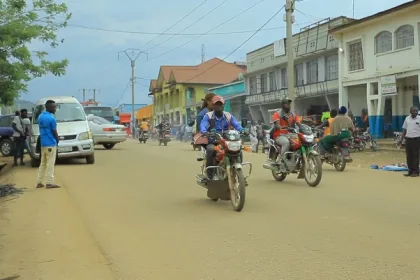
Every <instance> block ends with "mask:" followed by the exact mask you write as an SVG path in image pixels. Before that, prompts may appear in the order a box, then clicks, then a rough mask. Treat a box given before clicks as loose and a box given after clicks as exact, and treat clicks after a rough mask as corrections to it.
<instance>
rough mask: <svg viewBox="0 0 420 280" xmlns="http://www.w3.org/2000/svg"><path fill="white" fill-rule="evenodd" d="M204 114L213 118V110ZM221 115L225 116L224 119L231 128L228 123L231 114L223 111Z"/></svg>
mask: <svg viewBox="0 0 420 280" xmlns="http://www.w3.org/2000/svg"><path fill="white" fill-rule="evenodd" d="M206 115H207V116H208V117H209V120H210V119H213V116H214V112H213V111H211V112H208V113H207V114H206ZM223 115H224V116H225V118H226V121H227V123H228V126H229V129H231V128H232V125H231V124H230V121H231V120H232V115H231V113H229V112H223Z"/></svg>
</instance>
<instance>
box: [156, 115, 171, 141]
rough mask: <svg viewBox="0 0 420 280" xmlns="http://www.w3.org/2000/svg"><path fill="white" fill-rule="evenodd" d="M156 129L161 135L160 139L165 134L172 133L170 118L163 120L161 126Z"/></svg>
mask: <svg viewBox="0 0 420 280" xmlns="http://www.w3.org/2000/svg"><path fill="white" fill-rule="evenodd" d="M156 128H157V129H158V131H159V132H158V133H159V136H158V138H160V137H163V135H164V134H165V133H167V134H170V133H171V125H170V124H169V120H168V117H164V118H163V120H162V122H161V123H160V124H158V125H157V126H156Z"/></svg>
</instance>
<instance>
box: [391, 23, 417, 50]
mask: <svg viewBox="0 0 420 280" xmlns="http://www.w3.org/2000/svg"><path fill="white" fill-rule="evenodd" d="M395 42H396V44H395V48H396V49H397V50H399V49H403V48H408V47H411V46H414V27H413V26H411V25H403V26H401V27H400V28H398V29H397V31H396V32H395Z"/></svg>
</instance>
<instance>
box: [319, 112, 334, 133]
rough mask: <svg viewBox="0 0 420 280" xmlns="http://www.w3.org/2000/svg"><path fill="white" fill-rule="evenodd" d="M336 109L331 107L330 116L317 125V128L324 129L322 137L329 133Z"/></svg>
mask: <svg viewBox="0 0 420 280" xmlns="http://www.w3.org/2000/svg"><path fill="white" fill-rule="evenodd" d="M337 114H338V111H337V110H336V109H332V110H331V111H330V117H329V118H328V119H326V120H325V121H324V122H323V123H322V124H321V125H319V126H318V128H319V129H322V128H325V129H324V137H325V136H328V135H330V134H331V125H332V122H333V121H334V118H335V117H336V116H337Z"/></svg>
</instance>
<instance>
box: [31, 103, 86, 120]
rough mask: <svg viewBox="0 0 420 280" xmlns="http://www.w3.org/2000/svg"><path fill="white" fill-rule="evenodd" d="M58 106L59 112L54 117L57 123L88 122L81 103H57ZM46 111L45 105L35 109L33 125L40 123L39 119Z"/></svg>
mask: <svg viewBox="0 0 420 280" xmlns="http://www.w3.org/2000/svg"><path fill="white" fill-rule="evenodd" d="M56 105H57V111H56V112H55V114H54V116H55V120H56V122H57V123H62V122H81V121H86V115H85V112H84V110H83V108H82V106H81V105H80V104H79V103H56ZM44 110H45V106H44V105H38V106H36V107H35V110H34V116H35V119H34V122H33V123H35V124H37V123H38V117H39V115H41V113H42V112H43V111H44Z"/></svg>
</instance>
